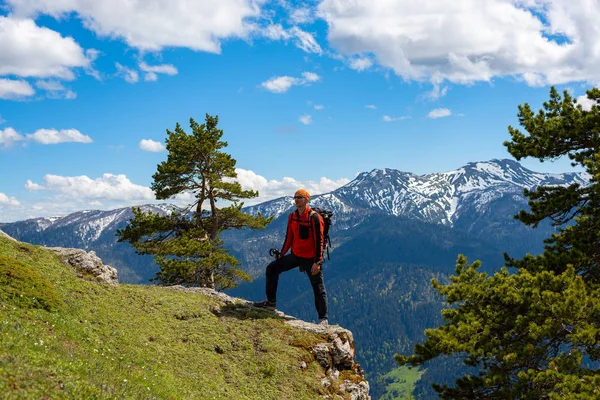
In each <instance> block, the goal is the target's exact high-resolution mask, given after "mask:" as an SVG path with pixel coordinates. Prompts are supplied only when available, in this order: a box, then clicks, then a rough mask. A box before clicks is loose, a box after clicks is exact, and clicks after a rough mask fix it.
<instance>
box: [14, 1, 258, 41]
mask: <svg viewBox="0 0 600 400" xmlns="http://www.w3.org/2000/svg"><path fill="white" fill-rule="evenodd" d="M7 3H8V4H9V5H10V6H12V10H13V13H14V14H15V15H17V16H23V17H30V16H35V15H37V14H47V15H51V16H53V17H55V18H59V17H62V16H67V15H69V14H72V13H75V14H77V15H78V16H79V17H80V18H81V19H82V20H83V22H84V25H85V27H86V28H88V29H89V30H91V31H93V32H95V33H96V34H97V35H99V36H103V37H110V38H120V39H122V40H124V41H125V42H126V43H127V44H128V45H129V46H131V47H134V48H137V49H140V50H148V51H160V50H162V49H163V48H165V47H185V48H189V49H192V50H199V51H207V52H212V53H220V51H221V42H222V41H223V40H224V39H229V38H245V37H247V36H248V35H249V34H250V33H251V32H253V30H254V29H255V19H256V18H258V17H260V15H261V10H260V7H259V6H260V4H261V3H262V2H261V1H254V0H219V1H189V0H171V1H168V2H165V1H162V0H148V1H122V0H103V1H88V0H70V1H55V0H36V1H23V0H7Z"/></svg>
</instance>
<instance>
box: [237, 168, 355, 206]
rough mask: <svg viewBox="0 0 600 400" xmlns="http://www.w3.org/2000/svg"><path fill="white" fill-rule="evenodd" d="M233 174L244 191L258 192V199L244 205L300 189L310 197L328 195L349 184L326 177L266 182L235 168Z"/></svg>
mask: <svg viewBox="0 0 600 400" xmlns="http://www.w3.org/2000/svg"><path fill="white" fill-rule="evenodd" d="M235 172H236V173H237V175H238V177H237V180H238V182H239V183H240V184H241V185H242V187H243V188H244V189H251V190H257V191H258V192H259V197H258V198H255V199H250V200H246V201H244V204H245V205H252V204H258V203H262V202H264V201H268V200H272V199H276V198H279V197H282V196H290V195H292V194H293V193H294V192H295V191H296V190H298V188H300V187H303V188H305V189H306V190H308V191H309V193H310V194H311V195H312V196H314V195H317V194H323V193H328V192H331V191H332V190H335V189H337V188H339V187H341V186H344V185H345V184H347V183H348V182H350V180H349V179H347V178H341V179H338V180H332V179H329V178H326V177H322V178H321V179H320V180H319V181H299V180H296V179H294V178H291V177H284V178H282V179H281V180H267V179H266V178H265V177H263V176H261V175H258V174H256V173H255V172H254V171H251V170H245V169H241V168H236V169H235Z"/></svg>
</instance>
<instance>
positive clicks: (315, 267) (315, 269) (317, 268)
mask: <svg viewBox="0 0 600 400" xmlns="http://www.w3.org/2000/svg"><path fill="white" fill-rule="evenodd" d="M320 270H321V266H320V265H319V264H317V263H314V264H313V266H312V269H311V270H310V272H311V274H312V275H316V274H318V273H319V271H320Z"/></svg>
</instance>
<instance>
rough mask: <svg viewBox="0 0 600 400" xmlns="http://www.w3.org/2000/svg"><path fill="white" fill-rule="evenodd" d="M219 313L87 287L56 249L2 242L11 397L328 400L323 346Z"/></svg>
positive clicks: (257, 315) (149, 291)
mask: <svg viewBox="0 0 600 400" xmlns="http://www.w3.org/2000/svg"><path fill="white" fill-rule="evenodd" d="M220 306H221V304H220V303H219V302H218V300H216V299H214V298H212V297H207V296H204V295H200V294H190V293H183V292H177V291H174V290H170V289H168V288H161V287H153V286H136V285H120V286H108V285H106V284H98V283H95V282H92V281H89V280H83V279H80V278H77V277H76V276H75V273H74V272H73V271H72V270H71V269H70V268H69V267H67V266H65V265H63V264H61V263H60V262H59V261H58V259H57V257H56V256H54V255H53V254H52V253H50V252H49V251H46V250H44V249H42V248H39V247H36V246H32V245H28V244H24V243H17V242H12V241H9V240H7V239H3V238H0V320H1V322H0V393H2V398H4V399H21V398H23V399H25V398H32V399H42V398H86V399H107V398H135V399H138V398H139V399H152V398H158V399H185V398H202V399H213V398H214V399H261V400H262V399H311V398H322V395H323V394H325V393H324V389H323V388H322V386H321V384H320V378H321V377H323V376H324V373H323V371H322V369H321V367H320V366H319V365H318V363H317V362H316V361H314V360H313V356H312V355H311V354H310V352H309V350H308V348H310V347H311V346H312V345H313V344H314V343H317V342H320V341H323V338H322V337H319V336H318V335H315V334H310V333H308V332H304V331H300V330H298V329H293V328H291V327H288V326H287V325H285V324H284V323H283V321H282V320H280V319H279V318H277V317H275V316H274V315H273V314H271V313H266V312H263V311H261V310H251V309H248V308H243V307H239V308H235V307H234V308H231V309H230V310H229V311H227V312H223V310H224V309H221V312H216V311H215V310H218V309H219V307H220ZM302 361H307V363H308V368H307V369H305V370H302V369H301V368H300V364H301V363H302ZM44 395H47V396H48V397H44Z"/></svg>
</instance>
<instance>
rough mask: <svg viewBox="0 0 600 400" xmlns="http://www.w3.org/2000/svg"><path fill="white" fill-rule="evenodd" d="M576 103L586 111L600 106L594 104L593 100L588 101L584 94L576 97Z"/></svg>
mask: <svg viewBox="0 0 600 400" xmlns="http://www.w3.org/2000/svg"><path fill="white" fill-rule="evenodd" d="M577 103H578V104H581V107H582V108H583V109H584V110H586V111H590V110H591V109H592V106H593V105H598V106H600V104H598V103H596V102H595V101H594V100H590V99H588V97H587V95H585V94H584V95H583V96H579V97H577Z"/></svg>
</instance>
